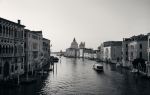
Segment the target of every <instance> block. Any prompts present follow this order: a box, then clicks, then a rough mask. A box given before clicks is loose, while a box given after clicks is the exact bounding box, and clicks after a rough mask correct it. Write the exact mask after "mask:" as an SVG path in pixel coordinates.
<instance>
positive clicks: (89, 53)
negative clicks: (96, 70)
mask: <svg viewBox="0 0 150 95" xmlns="http://www.w3.org/2000/svg"><path fill="white" fill-rule="evenodd" d="M92 53H93V49H91V48H85V50H84V58H86V59H90V58H93V57H92Z"/></svg>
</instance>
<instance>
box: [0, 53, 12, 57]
mask: <svg viewBox="0 0 150 95" xmlns="http://www.w3.org/2000/svg"><path fill="white" fill-rule="evenodd" d="M0 57H14V54H0Z"/></svg>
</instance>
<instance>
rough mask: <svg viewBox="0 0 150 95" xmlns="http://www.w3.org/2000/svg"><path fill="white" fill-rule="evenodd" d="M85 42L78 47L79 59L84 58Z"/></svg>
mask: <svg viewBox="0 0 150 95" xmlns="http://www.w3.org/2000/svg"><path fill="white" fill-rule="evenodd" d="M84 50H85V42H81V43H80V45H79V53H80V55H79V57H80V58H84Z"/></svg>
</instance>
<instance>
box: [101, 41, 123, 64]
mask: <svg viewBox="0 0 150 95" xmlns="http://www.w3.org/2000/svg"><path fill="white" fill-rule="evenodd" d="M103 44H104V46H103V59H104V61H109V62H112V63H116V62H120V61H121V59H122V57H121V55H122V41H108V42H104V43H103Z"/></svg>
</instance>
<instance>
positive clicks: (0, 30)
mask: <svg viewBox="0 0 150 95" xmlns="http://www.w3.org/2000/svg"><path fill="white" fill-rule="evenodd" d="M1 34H2V25H0V35H1Z"/></svg>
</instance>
